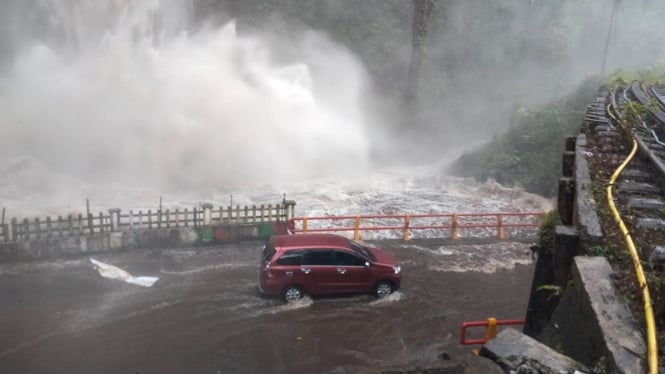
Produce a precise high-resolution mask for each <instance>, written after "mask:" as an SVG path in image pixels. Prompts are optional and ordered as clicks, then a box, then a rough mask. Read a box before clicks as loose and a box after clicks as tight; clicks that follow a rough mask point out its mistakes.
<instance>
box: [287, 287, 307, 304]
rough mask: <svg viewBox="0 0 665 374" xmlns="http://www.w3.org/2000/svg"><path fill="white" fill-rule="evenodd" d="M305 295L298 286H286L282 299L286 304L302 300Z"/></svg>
mask: <svg viewBox="0 0 665 374" xmlns="http://www.w3.org/2000/svg"><path fill="white" fill-rule="evenodd" d="M303 296H305V294H304V293H303V291H302V289H301V288H300V287H298V286H287V287H286V288H285V289H284V293H283V294H282V297H283V298H284V301H286V302H287V303H290V302H294V301H298V300H300V299H302V298H303Z"/></svg>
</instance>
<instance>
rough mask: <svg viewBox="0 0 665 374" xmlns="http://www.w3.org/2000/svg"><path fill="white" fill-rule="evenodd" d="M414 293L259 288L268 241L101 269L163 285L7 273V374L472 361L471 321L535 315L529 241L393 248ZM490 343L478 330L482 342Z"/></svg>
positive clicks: (56, 266)
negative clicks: (463, 337)
mask: <svg viewBox="0 0 665 374" xmlns="http://www.w3.org/2000/svg"><path fill="white" fill-rule="evenodd" d="M381 245H382V246H383V247H384V248H386V249H387V250H388V251H390V252H391V253H393V254H394V255H395V256H396V257H397V258H398V260H399V261H400V262H401V264H402V268H403V284H402V289H401V290H400V291H398V292H396V293H395V294H393V295H391V296H389V297H387V298H385V299H380V300H377V299H375V298H373V297H371V296H365V295H360V296H351V297H326V298H315V299H313V300H312V299H309V298H306V299H303V300H302V301H301V302H298V303H296V304H293V305H284V304H282V303H281V302H279V301H278V300H273V299H266V298H262V297H260V296H259V295H258V293H257V291H256V275H257V263H258V258H259V255H260V247H261V243H242V244H237V245H231V246H224V247H218V248H184V249H175V250H143V251H135V252H124V253H116V254H104V255H98V256H96V257H95V259H97V260H100V261H104V262H107V263H109V264H112V265H115V266H118V267H120V268H123V269H124V270H126V271H128V272H130V273H132V274H135V275H151V276H158V277H160V279H159V281H158V282H157V283H156V284H155V285H154V286H153V287H151V288H143V287H139V286H136V285H131V284H127V283H124V282H121V281H118V280H113V279H107V278H102V277H101V276H100V275H99V273H97V271H96V270H94V269H93V268H92V266H91V265H90V263H89V262H88V258H87V257H86V258H76V259H65V260H56V261H44V262H35V263H29V264H17V265H2V266H0V372H2V373H356V372H365V371H368V370H370V369H372V368H377V367H384V366H399V365H421V364H423V365H427V364H433V363H437V362H441V361H440V360H441V359H440V358H439V356H440V355H441V353H443V352H446V353H447V354H448V355H449V356H450V361H452V362H453V363H454V362H463V361H464V360H465V359H466V358H467V357H468V356H469V355H470V354H471V349H472V348H473V347H469V346H461V345H460V344H459V334H460V325H461V323H462V322H463V321H470V320H484V319H486V318H487V317H496V318H499V319H516V318H523V317H524V315H525V312H526V307H527V303H528V295H529V291H530V285H531V277H532V272H533V264H532V263H531V260H530V257H529V255H528V247H529V244H523V243H517V242H501V243H477V244H465V245H459V244H451V243H434V242H427V243H416V242H413V243H404V242H398V241H395V242H382V243H381ZM480 336H482V330H474V331H473V334H472V335H470V337H480Z"/></svg>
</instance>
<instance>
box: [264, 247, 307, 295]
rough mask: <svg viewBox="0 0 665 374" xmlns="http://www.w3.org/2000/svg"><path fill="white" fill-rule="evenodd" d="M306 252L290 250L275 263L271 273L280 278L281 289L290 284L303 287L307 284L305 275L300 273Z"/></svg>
mask: <svg viewBox="0 0 665 374" xmlns="http://www.w3.org/2000/svg"><path fill="white" fill-rule="evenodd" d="M304 252H305V251H303V250H289V251H286V252H284V253H282V254H281V256H280V257H279V258H278V259H277V261H275V263H274V265H273V267H272V268H271V273H272V274H273V276H274V277H275V278H278V280H279V281H278V282H279V284H280V288H282V287H286V286H288V285H289V284H297V285H303V283H304V282H306V277H305V275H304V274H303V273H302V271H300V268H301V265H302V257H303V254H304Z"/></svg>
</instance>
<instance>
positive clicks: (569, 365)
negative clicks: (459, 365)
mask: <svg viewBox="0 0 665 374" xmlns="http://www.w3.org/2000/svg"><path fill="white" fill-rule="evenodd" d="M480 355H481V356H485V357H488V358H490V359H492V360H495V361H497V362H499V363H500V364H501V365H502V366H504V369H505V370H507V371H510V370H518V369H519V370H522V371H523V370H529V369H533V370H538V371H536V372H538V373H550V372H552V373H569V372H572V371H573V370H579V371H582V372H588V370H589V369H587V367H586V366H584V365H582V364H580V363H579V362H577V361H575V360H573V359H572V358H570V357H568V356H564V355H562V354H561V353H559V352H557V351H555V350H554V349H552V348H550V347H548V346H546V345H545V344H542V343H540V342H539V341H537V340H535V339H533V338H531V337H529V336H527V335H525V334H523V333H521V332H519V331H517V330H515V329H513V328H506V329H505V330H503V331H501V332H500V333H499V334H498V335H497V336H496V338H495V339H493V340H490V341H489V342H487V343H486V344H485V345H484V346H483V347H482V349H481V350H480ZM522 371H518V372H522ZM529 372H530V371H529Z"/></svg>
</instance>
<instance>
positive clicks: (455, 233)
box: [450, 213, 459, 240]
mask: <svg viewBox="0 0 665 374" xmlns="http://www.w3.org/2000/svg"><path fill="white" fill-rule="evenodd" d="M451 230H452V232H451V233H450V237H451V238H452V239H453V240H457V239H459V235H458V234H457V213H453V224H452V229H451Z"/></svg>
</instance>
